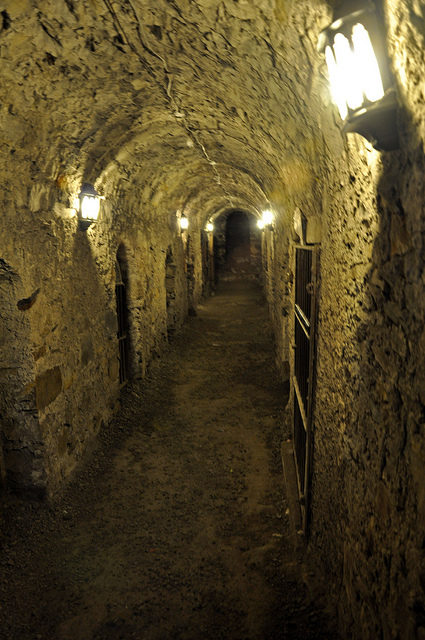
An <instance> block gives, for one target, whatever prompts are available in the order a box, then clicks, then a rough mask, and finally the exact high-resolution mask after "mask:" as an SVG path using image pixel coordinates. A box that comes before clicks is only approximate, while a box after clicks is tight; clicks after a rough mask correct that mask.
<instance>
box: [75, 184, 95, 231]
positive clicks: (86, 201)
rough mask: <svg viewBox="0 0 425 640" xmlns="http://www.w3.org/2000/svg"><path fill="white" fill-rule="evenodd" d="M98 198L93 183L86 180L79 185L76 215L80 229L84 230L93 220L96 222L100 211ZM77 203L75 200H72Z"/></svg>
mask: <svg viewBox="0 0 425 640" xmlns="http://www.w3.org/2000/svg"><path fill="white" fill-rule="evenodd" d="M100 199H101V196H100V195H99V194H98V192H97V191H96V189H95V188H94V187H93V185H91V184H88V183H87V182H86V183H84V184H83V186H82V187H81V191H80V194H79V196H78V204H79V206H78V209H77V211H78V215H79V226H80V229H82V230H84V231H85V230H86V229H88V228H89V226H90V225H91V224H93V222H96V221H97V219H98V217H99V211H100ZM74 204H77V201H75V202H74Z"/></svg>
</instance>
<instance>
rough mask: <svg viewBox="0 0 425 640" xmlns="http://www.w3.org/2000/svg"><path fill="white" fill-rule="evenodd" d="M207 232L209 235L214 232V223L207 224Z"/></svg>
mask: <svg viewBox="0 0 425 640" xmlns="http://www.w3.org/2000/svg"><path fill="white" fill-rule="evenodd" d="M205 231H207V232H208V233H212V232H213V231H214V225H213V223H212V222H207V224H206V227H205Z"/></svg>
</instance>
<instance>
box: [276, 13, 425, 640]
mask: <svg viewBox="0 0 425 640" xmlns="http://www.w3.org/2000/svg"><path fill="white" fill-rule="evenodd" d="M385 12H386V19H387V26H388V42H389V50H390V52H391V53H392V54H393V62H394V71H395V75H396V78H397V82H398V85H399V95H400V101H401V105H402V109H401V112H400V117H399V129H400V132H401V148H400V151H396V152H391V153H384V154H380V153H378V152H376V151H374V150H373V149H372V148H371V147H370V146H369V145H368V143H365V142H364V141H363V140H362V139H361V138H360V137H358V136H349V137H348V139H345V138H344V136H343V135H341V134H340V132H339V129H338V126H335V124H337V125H338V115H337V113H336V111H335V109H334V108H332V107H331V105H329V104H327V101H326V92H325V89H324V84H323V78H322V68H321V67H320V62H317V61H316V62H314V60H316V58H315V56H314V55H311V56H309V55H307V56H306V57H307V59H308V60H309V61H310V63H309V62H307V60H306V61H305V62H304V66H306V67H308V66H309V64H310V66H311V67H312V68H313V69H314V73H313V81H312V84H311V92H312V93H313V94H314V95H316V96H318V97H319V96H320V98H321V100H323V103H322V104H323V106H322V107H319V106H318V103H317V102H315V100H314V95H313V99H312V101H311V102H309V104H308V110H307V112H308V113H309V114H310V117H311V118H312V120H313V121H314V119H315V120H316V123H317V131H319V132H320V135H321V140H320V141H319V143H318V144H317V145H316V148H315V151H314V154H315V156H314V157H313V156H312V162H311V165H310V166H311V180H309V184H308V185H307V188H308V191H309V194H310V196H311V194H312V193H315V194H316V198H315V201H314V202H313V201H312V200H310V201H309V199H308V195H307V197H305V196H301V195H300V194H294V197H293V199H292V200H293V202H292V206H291V207H290V209H291V213H292V220H290V226H289V233H290V236H292V237H290V239H291V240H292V241H294V240H296V241H298V240H299V238H298V237H297V236H294V235H293V232H292V230H293V228H294V227H293V222H294V219H295V221H296V216H295V212H296V211H297V209H299V210H300V211H301V213H302V214H303V215H304V216H305V217H306V218H307V219H308V218H310V217H311V216H312V215H314V216H316V215H319V216H320V218H321V229H322V231H321V240H322V242H321V279H320V296H319V324H318V330H317V338H318V346H317V368H316V373H317V378H316V397H315V408H314V457H313V479H312V505H311V517H312V521H311V528H310V538H309V546H308V549H309V564H310V565H311V567H319V573H320V575H322V576H323V575H324V576H326V583H327V585H328V589H329V592H330V593H331V594H332V596H333V600H332V601H333V602H336V603H337V606H338V611H339V619H340V627H341V631H342V637H344V638H359V639H360V638H362V639H365V638H368V639H370V640H372V639H375V638H385V639H387V638H388V639H389V638H404V639H406V640H407V639H411V638H423V637H425V615H424V614H425V596H424V588H425V582H424V577H425V574H424V571H423V567H424V566H425V558H424V553H425V551H424V537H423V531H424V524H425V521H424V518H425V493H424V489H423V487H424V482H423V479H424V462H425V434H424V425H423V423H424V404H423V386H424V381H423V365H422V361H423V358H424V352H423V344H422V343H423V331H424V328H423V327H424V317H425V316H424V311H425V309H424V308H423V300H424V299H425V297H424V279H423V272H424V267H425V261H424V255H423V237H424V217H423V211H424V180H423V175H424V152H423V141H424V140H423V133H424V130H423V121H424V115H425V112H424V108H423V94H422V90H421V89H419V86H421V85H420V83H419V84H418V79H419V78H422V77H423V75H424V71H425V70H424V67H423V64H424V58H423V34H424V24H425V22H424V16H425V14H424V5H423V3H414V2H412V3H409V2H406V3H401V2H388V3H386V4H385ZM306 53H308V52H306V51H304V54H306ZM306 91H307V92H308V88H307V87H306ZM308 95H309V96H310V95H311V94H308ZM312 153H313V151H312ZM317 159H319V160H320V166H318V165H317ZM315 163H316V164H315ZM295 177H296V178H297V179H298V180H300V179H305V178H307V179H308V177H309V172H305V173H304V174H300V173H297V176H295ZM294 183H295V184H297V180H295V182H292V184H294ZM298 183H299V182H298ZM291 251H292V250H291V248H290V250H289V264H291V261H290V254H291ZM278 255H279V256H280V258H278V257H277V256H278ZM285 255H288V254H287V250H286V247H285V245H284V243H280V242H279V240H277V245H276V247H275V256H276V258H275V266H274V268H273V269H272V272H271V273H269V279H268V287H269V296H270V297H271V298H273V297H274V300H275V302H274V306H275V315H277V314H278V311H279V307H280V306H281V304H282V299H285V298H284V296H283V295H282V294H283V290H282V288H281V287H279V286H277V285H276V282H277V281H276V273H277V267H278V262H277V261H278V260H279V259H280V260H282V256H285ZM290 281H291V278H289V279H287V280H286V282H287V283H288V286H289V289H291V282H290ZM273 292H274V294H273ZM289 293H290V291H289ZM291 335H292V331H291V326H290V323H289V332H288V336H289V339H291Z"/></svg>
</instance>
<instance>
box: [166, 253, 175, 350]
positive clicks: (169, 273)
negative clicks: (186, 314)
mask: <svg viewBox="0 0 425 640" xmlns="http://www.w3.org/2000/svg"><path fill="white" fill-rule="evenodd" d="M176 273H177V265H176V262H175V260H174V254H173V249H172V247H171V245H170V246H169V247H168V249H167V255H166V256H165V304H166V308H167V337H168V340H170V339H171V338H172V336H173V335H174V333H175V330H176V324H177V309H176Z"/></svg>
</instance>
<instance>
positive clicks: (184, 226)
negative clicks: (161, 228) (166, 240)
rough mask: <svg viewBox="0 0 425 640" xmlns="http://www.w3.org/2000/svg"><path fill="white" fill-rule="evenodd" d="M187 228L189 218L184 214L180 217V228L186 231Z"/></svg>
mask: <svg viewBox="0 0 425 640" xmlns="http://www.w3.org/2000/svg"><path fill="white" fill-rule="evenodd" d="M188 228H189V220H188V219H187V218H186V216H182V217H181V218H180V229H181V230H182V231H186V230H187V229H188Z"/></svg>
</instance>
